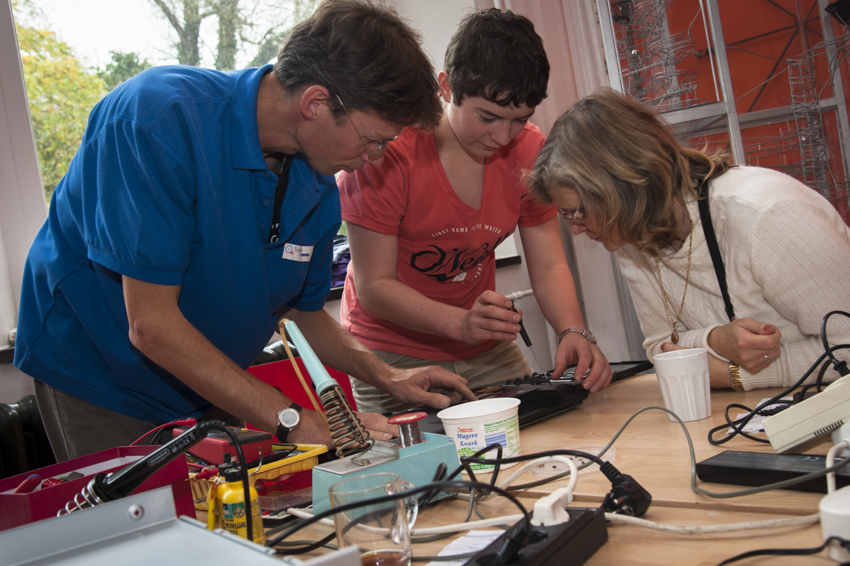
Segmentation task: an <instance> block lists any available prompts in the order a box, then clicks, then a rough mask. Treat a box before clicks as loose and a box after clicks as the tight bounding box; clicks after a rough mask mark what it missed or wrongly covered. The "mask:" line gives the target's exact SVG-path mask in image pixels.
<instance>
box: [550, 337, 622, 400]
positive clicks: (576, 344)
mask: <svg viewBox="0 0 850 566" xmlns="http://www.w3.org/2000/svg"><path fill="white" fill-rule="evenodd" d="M573 364H575V365H576V369H575V374H574V375H575V379H576V381H578V382H579V383H581V384H582V386H583V387H584V388H585V389H587V390H588V391H590V392H591V393H596V392H598V391H602V390H603V389H605V388H606V387H608V386H609V385H611V379H613V377H614V372H613V371H612V370H611V366H610V365H609V364H608V360H607V359H606V358H605V354H603V353H602V350H600V349H599V346H597V345H596V344H591V343H590V342H589V341H588V340H587V339H586V338H585V337H584V336H582V335H581V334H578V333H577V332H569V333H567V334H566V335H565V336H564V337H563V338H562V339H561V344H560V345H559V346H558V351H557V352H556V353H555V369H554V371H553V372H552V376H553V377H554V376H561V375H563V374H564V372H565V371H567V368H568V367H569V366H571V365H573ZM585 374H587V375H586V376H585Z"/></svg>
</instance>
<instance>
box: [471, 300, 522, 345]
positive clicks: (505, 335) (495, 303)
mask: <svg viewBox="0 0 850 566" xmlns="http://www.w3.org/2000/svg"><path fill="white" fill-rule="evenodd" d="M512 308H513V303H512V302H511V300H510V299H508V298H507V297H505V296H504V295H500V294H499V293H497V292H495V291H484V292H483V293H481V294H480V295H479V296H478V298H477V299H475V303H473V305H472V308H471V309H469V310H468V311H466V314H465V315H464V317H463V320H462V321H461V328H460V339H461V340H462V341H463V342H466V343H467V344H478V343H479V342H483V341H484V340H506V341H513V340H516V336H517V333H518V332H519V330H520V326H519V321H520V319H521V318H522V313H521V312H517V311H514V310H511V309H512Z"/></svg>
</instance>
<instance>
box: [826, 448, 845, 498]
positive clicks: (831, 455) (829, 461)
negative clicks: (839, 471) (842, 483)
mask: <svg viewBox="0 0 850 566" xmlns="http://www.w3.org/2000/svg"><path fill="white" fill-rule="evenodd" d="M845 448H850V440H842V441H841V442H839V443H838V444H836V445H834V446H833V447H832V448H830V449H829V452H827V453H826V467H827V468H829V467H832V466H834V465H835V455H836V454H838V452H839V451H841V450H843V449H845ZM847 460H850V458H847ZM833 491H835V472H829V473H828V474H827V475H826V492H827V493H832V492H833Z"/></svg>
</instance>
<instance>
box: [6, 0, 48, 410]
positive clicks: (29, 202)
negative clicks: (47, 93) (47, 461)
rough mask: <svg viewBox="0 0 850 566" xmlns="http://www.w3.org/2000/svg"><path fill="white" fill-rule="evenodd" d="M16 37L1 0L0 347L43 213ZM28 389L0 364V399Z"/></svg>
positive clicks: (13, 313) (16, 374) (20, 375)
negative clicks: (28, 252) (25, 262)
mask: <svg viewBox="0 0 850 566" xmlns="http://www.w3.org/2000/svg"><path fill="white" fill-rule="evenodd" d="M46 214H47V212H46V208H45V203H44V193H43V190H42V185H41V175H40V174H39V169H38V159H37V157H36V149H35V140H34V139H33V134H32V127H31V126H30V115H29V105H28V104H27V97H26V89H25V87H24V78H23V70H22V68H21V59H20V57H19V56H18V40H17V36H16V34H15V24H14V20H13V18H12V6H11V3H10V1H9V0H3V1H2V2H0V350H2V349H8V348H9V347H10V346H9V334H10V331H11V330H12V328H14V327H15V325H16V324H17V318H18V300H19V298H20V296H19V295H20V288H21V274H22V273H23V269H24V261H25V259H26V254H27V251H28V250H29V246H30V243H31V242H32V240H33V238H34V237H35V234H36V232H37V231H38V229H39V228H40V227H41V224H42V222H44V219H45V217H46ZM30 393H32V380H31V379H30V378H29V377H27V376H26V375H24V374H23V373H21V372H20V371H18V370H17V369H16V368H15V367H14V366H12V364H8V363H0V403H8V402H14V401H18V400H19V399H20V398H21V397H23V396H25V395H28V394H30Z"/></svg>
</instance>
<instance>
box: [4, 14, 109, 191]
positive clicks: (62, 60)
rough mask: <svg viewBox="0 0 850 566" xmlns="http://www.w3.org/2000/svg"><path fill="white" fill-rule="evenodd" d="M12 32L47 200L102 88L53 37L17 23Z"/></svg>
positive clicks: (59, 41)
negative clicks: (21, 68) (18, 54)
mask: <svg viewBox="0 0 850 566" xmlns="http://www.w3.org/2000/svg"><path fill="white" fill-rule="evenodd" d="M16 27H17V33H18V41H19V44H20V48H21V59H22V60H23V67H24V80H25V82H26V86H27V95H28V97H29V104H30V113H31V116H32V125H33V131H34V132H35V142H36V146H37V148H38V157H39V162H40V164H41V177H42V182H43V183H44V192H45V197H46V198H47V200H50V196H51V195H52V194H53V190H54V189H55V188H56V185H57V184H58V183H59V181H60V179H62V177H63V176H64V175H65V173H66V172H67V171H68V166H69V165H70V163H71V159H72V158H73V157H74V154H75V153H76V152H77V148H78V147H79V145H80V142H81V140H82V137H83V132H84V131H85V127H86V121H87V120H88V114H89V112H90V111H91V109H92V107H93V106H94V105H95V104H96V103H97V102H98V101H99V100H100V99H101V98H102V97H103V96H104V95H105V94H106V88H105V87H104V84H103V81H102V80H101V79H100V78H99V77H98V76H97V75H95V74H93V73H92V72H91V71H89V70H87V69H86V68H84V67H83V66H82V65H81V64H80V62H79V61H77V59H76V58H75V57H74V54H73V51H72V50H71V48H70V47H69V46H68V45H67V44H66V43H64V42H62V41H61V40H60V39H59V38H58V37H57V35H56V34H55V33H54V32H52V31H48V30H44V29H36V28H33V27H26V26H23V25H20V23H18V24H17V25H16Z"/></svg>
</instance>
